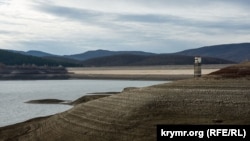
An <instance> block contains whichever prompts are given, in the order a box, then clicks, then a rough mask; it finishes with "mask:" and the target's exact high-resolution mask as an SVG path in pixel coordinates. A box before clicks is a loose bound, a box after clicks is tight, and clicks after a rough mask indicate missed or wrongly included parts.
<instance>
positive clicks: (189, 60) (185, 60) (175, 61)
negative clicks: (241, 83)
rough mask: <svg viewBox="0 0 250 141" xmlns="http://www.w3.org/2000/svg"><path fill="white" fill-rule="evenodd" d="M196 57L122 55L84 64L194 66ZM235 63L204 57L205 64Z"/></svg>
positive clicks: (94, 65) (95, 65)
mask: <svg viewBox="0 0 250 141" xmlns="http://www.w3.org/2000/svg"><path fill="white" fill-rule="evenodd" d="M193 63H194V57H192V56H184V55H174V54H160V55H153V56H152V55H151V56H145V55H131V54H120V55H113V56H106V57H99V58H94V59H89V60H86V61H83V62H82V65H83V66H85V67H102V66H149V65H186V64H193ZM230 63H235V62H232V61H227V60H224V59H217V58H211V57H204V58H203V64H230Z"/></svg>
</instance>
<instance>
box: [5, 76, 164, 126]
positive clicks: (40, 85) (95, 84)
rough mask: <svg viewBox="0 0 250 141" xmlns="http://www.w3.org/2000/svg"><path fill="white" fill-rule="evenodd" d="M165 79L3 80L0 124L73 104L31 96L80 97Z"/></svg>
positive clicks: (48, 112) (61, 109)
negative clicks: (56, 102) (51, 101)
mask: <svg viewBox="0 0 250 141" xmlns="http://www.w3.org/2000/svg"><path fill="white" fill-rule="evenodd" d="M160 83H165V82H164V81H126V80H37V81H0V127H2V126H6V125H10V124H14V123H18V122H22V121H25V120H28V119H31V118H34V117H41V116H47V115H51V114H56V113H60V112H63V111H66V110H68V109H70V108H72V107H71V106H68V105H59V104H58V105H57V104H27V103H24V102H26V101H29V100H36V99H61V100H76V99H77V98H80V97H82V96H84V95H86V94H88V93H93V92H110V91H122V90H123V88H125V87H145V86H150V85H155V84H160Z"/></svg>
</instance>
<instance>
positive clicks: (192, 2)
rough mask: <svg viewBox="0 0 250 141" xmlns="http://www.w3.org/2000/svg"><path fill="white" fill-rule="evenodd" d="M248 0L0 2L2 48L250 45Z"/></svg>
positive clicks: (65, 50)
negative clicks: (245, 43) (247, 43)
mask: <svg viewBox="0 0 250 141" xmlns="http://www.w3.org/2000/svg"><path fill="white" fill-rule="evenodd" d="M249 6H250V1H249V0H0V48H2V49H15V50H23V51H27V50H40V51H45V52H49V53H54V54H74V53H82V52H85V51H88V50H96V49H105V50H114V51H118V50H140V51H148V52H155V53H170V52H176V51H181V50H184V49H191V48H197V47H202V46H208V45H215V44H228V43H240V42H249V41H250V8H249Z"/></svg>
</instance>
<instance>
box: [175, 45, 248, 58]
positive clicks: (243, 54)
mask: <svg viewBox="0 0 250 141" xmlns="http://www.w3.org/2000/svg"><path fill="white" fill-rule="evenodd" d="M176 54H180V55H192V56H203V57H204V56H209V57H215V58H222V59H226V60H230V61H235V62H242V61H246V60H250V43H238V44H236V43H235V44H221V45H213V46H205V47H200V48H196V49H188V50H184V51H181V52H177V53H176Z"/></svg>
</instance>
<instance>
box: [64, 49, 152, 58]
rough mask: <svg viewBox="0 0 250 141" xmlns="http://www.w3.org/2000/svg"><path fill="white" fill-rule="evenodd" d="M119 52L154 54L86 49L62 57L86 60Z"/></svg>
mask: <svg viewBox="0 0 250 141" xmlns="http://www.w3.org/2000/svg"><path fill="white" fill-rule="evenodd" d="M121 54H130V55H146V56H148V55H155V54H154V53H148V52H143V51H109V50H94V51H87V52H85V53H81V54H75V55H65V56H64V57H67V58H71V59H75V60H80V61H84V60H88V59H93V58H98V57H105V56H113V55H121Z"/></svg>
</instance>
